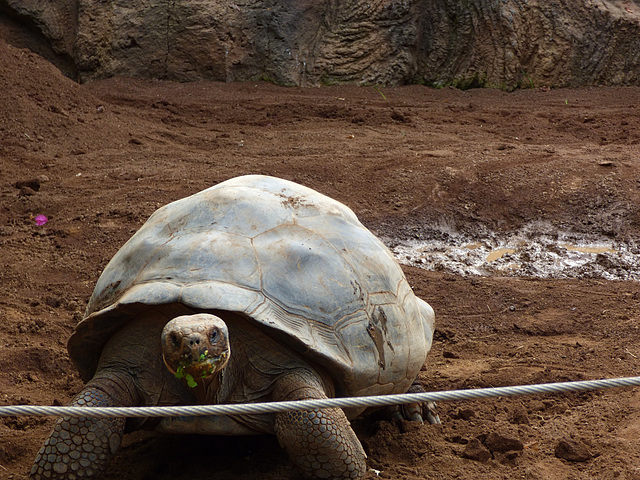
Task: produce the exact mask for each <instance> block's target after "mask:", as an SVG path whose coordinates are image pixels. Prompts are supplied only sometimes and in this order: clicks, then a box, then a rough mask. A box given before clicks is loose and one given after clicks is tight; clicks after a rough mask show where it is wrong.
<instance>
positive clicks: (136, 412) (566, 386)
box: [0, 377, 640, 418]
mask: <svg viewBox="0 0 640 480" xmlns="http://www.w3.org/2000/svg"><path fill="white" fill-rule="evenodd" d="M633 386H640V377H625V378H610V379H603V380H585V381H577V382H558V383H543V384H537V385H519V386H512V387H493V388H478V389H468V390H449V391H441V392H422V393H404V394H397V395H381V396H370V397H345V398H325V399H318V400H298V401H288V402H268V403H242V404H223V405H193V406H179V407H48V406H32V405H11V406H3V407H0V417H8V416H20V415H34V416H65V417H102V418H105V417H178V416H202V415H256V414H264V413H276V412H284V411H288V410H313V409H318V408H336V407H339V408H351V407H383V406H389V405H400V404H405V403H417V402H442V401H454V400H472V399H478V398H489V397H509V396H516V395H534V394H549V393H563V392H575V391H583V390H599V389H604V388H616V387H633Z"/></svg>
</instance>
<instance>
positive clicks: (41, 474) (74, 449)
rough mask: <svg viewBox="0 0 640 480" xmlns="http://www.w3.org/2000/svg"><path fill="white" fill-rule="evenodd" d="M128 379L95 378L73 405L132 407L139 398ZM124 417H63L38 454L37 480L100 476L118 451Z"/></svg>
mask: <svg viewBox="0 0 640 480" xmlns="http://www.w3.org/2000/svg"><path fill="white" fill-rule="evenodd" d="M129 384H130V382H129V381H128V380H127V379H126V378H122V377H121V376H116V375H112V374H108V373H106V374H104V375H100V376H97V377H94V378H93V379H92V380H91V381H90V382H89V383H88V384H87V385H86V386H85V387H84V388H83V389H82V391H81V392H80V393H79V394H78V395H77V396H76V397H75V398H74V399H73V401H72V402H71V403H70V404H69V405H70V406H80V407H116V406H132V405H134V401H135V399H134V398H133V397H132V394H131V392H132V391H133V390H131V389H130V388H129ZM124 426H125V419H124V418H88V417H84V418H61V419H59V420H58V422H57V423H56V425H55V427H54V428H53V431H52V432H51V434H50V435H49V438H47V440H46V441H45V443H44V445H43V446H42V448H41V449H40V451H39V452H38V455H37V456H36V459H35V462H34V464H33V467H32V468H31V475H30V478H31V479H33V480H41V479H42V480H44V479H47V480H80V479H89V478H94V477H95V476H96V475H99V474H100V473H101V472H102V471H103V470H104V467H105V465H106V464H107V462H108V460H109V459H110V458H111V456H112V455H113V454H114V453H115V452H116V451H117V450H118V448H119V447H120V443H121V441H122V436H123V434H124Z"/></svg>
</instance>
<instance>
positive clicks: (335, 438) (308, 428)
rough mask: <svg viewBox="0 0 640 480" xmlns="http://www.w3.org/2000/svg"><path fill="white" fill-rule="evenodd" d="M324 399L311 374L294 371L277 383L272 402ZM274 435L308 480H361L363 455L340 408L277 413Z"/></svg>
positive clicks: (363, 472) (363, 470) (317, 383)
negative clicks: (329, 479)
mask: <svg viewBox="0 0 640 480" xmlns="http://www.w3.org/2000/svg"><path fill="white" fill-rule="evenodd" d="M313 398H327V397H326V395H325V393H324V391H323V389H322V386H321V383H320V381H319V380H318V378H317V377H316V376H315V375H313V374H312V373H311V372H309V371H306V370H302V371H301V370H296V371H294V372H291V373H288V374H286V375H285V376H283V377H281V378H280V379H278V382H277V383H276V388H275V390H274V400H276V401H284V400H305V399H313ZM275 433H276V436H277V437H278V441H279V442H280V445H281V446H282V447H283V448H284V449H285V450H287V453H288V454H289V457H290V458H291V459H292V460H293V461H294V462H295V463H296V464H297V465H298V467H299V468H300V469H301V470H302V472H303V473H304V475H305V476H307V477H309V478H323V479H324V478H361V477H363V476H364V474H365V473H366V463H365V459H366V457H367V456H366V454H365V453H364V450H363V448H362V445H361V444H360V441H359V440H358V437H356V434H355V433H354V432H353V429H352V428H351V425H350V423H349V420H347V417H346V415H345V414H344V412H343V411H342V410H341V409H339V408H326V409H315V410H309V411H288V412H283V413H277V414H276V417H275Z"/></svg>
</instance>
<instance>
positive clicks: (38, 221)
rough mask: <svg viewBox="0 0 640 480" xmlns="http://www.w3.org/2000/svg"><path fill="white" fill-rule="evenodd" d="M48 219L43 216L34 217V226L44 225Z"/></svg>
mask: <svg viewBox="0 0 640 480" xmlns="http://www.w3.org/2000/svg"><path fill="white" fill-rule="evenodd" d="M48 221H49V219H48V218H47V217H45V216H44V215H36V225H44V224H45V223H47V222H48Z"/></svg>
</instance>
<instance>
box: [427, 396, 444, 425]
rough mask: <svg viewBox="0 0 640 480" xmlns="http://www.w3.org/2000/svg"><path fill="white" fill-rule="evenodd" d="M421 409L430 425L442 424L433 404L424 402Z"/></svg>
mask: <svg viewBox="0 0 640 480" xmlns="http://www.w3.org/2000/svg"><path fill="white" fill-rule="evenodd" d="M422 408H423V409H424V411H425V416H426V417H427V421H428V422H429V423H430V424H431V425H438V424H440V423H442V422H441V421H440V417H439V416H438V410H437V408H436V404H435V403H434V402H425V403H423V404H422Z"/></svg>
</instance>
